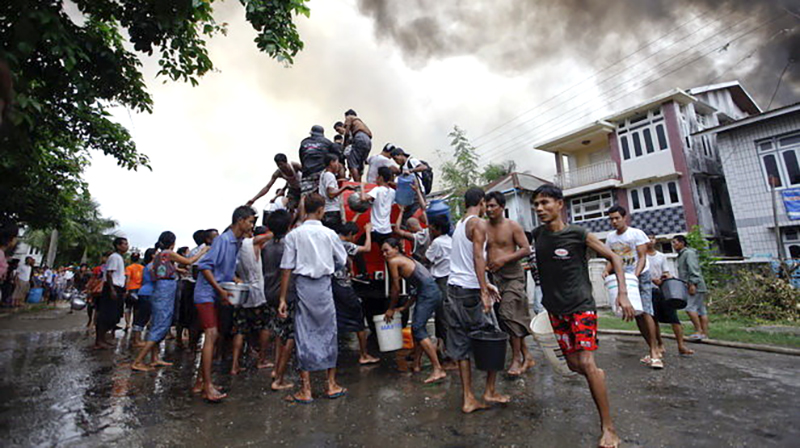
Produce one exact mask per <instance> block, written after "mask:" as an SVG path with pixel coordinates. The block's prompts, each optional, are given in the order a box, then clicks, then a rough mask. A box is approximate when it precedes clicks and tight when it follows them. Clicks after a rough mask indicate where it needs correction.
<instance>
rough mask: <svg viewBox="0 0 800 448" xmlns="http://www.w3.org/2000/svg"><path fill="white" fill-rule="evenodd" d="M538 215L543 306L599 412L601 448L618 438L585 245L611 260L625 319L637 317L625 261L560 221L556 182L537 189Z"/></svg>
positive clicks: (569, 362) (560, 196)
mask: <svg viewBox="0 0 800 448" xmlns="http://www.w3.org/2000/svg"><path fill="white" fill-rule="evenodd" d="M533 206H534V208H535V209H536V216H537V217H538V218H539V221H540V222H541V223H543V225H542V226H539V227H537V228H536V229H535V230H534V231H533V237H534V239H535V240H536V243H535V244H536V259H537V264H538V268H539V273H540V276H541V279H542V293H543V298H542V304H543V305H544V307H545V309H546V310H547V312H548V314H549V316H550V322H551V323H552V324H553V331H554V332H555V335H556V339H557V340H558V345H559V346H560V347H561V350H562V351H563V352H564V355H565V357H566V358H567V365H569V368H570V370H572V371H573V372H577V373H579V374H581V375H583V376H584V377H586V381H587V382H588V383H589V390H590V391H591V392H592V398H593V399H594V403H595V405H596V406H597V410H598V412H599V414H600V427H601V429H602V435H601V436H600V440H599V442H598V446H600V447H616V446H618V445H619V443H620V438H619V437H618V436H617V433H616V431H615V429H614V423H613V422H612V421H611V410H610V406H609V403H608V392H607V391H606V378H605V373H604V372H603V371H602V370H601V369H600V368H598V367H597V365H596V364H595V362H594V355H593V354H592V352H593V351H594V350H597V311H596V307H595V303H594V298H593V297H592V284H591V282H590V280H589V263H588V258H587V257H586V249H587V248H589V249H592V250H594V251H595V252H597V254H598V255H600V256H601V257H603V258H605V259H606V260H608V261H610V262H611V264H612V266H613V268H614V272H615V273H616V276H617V281H618V283H619V285H620V286H619V293H618V295H617V299H616V300H617V305H618V306H619V308H620V309H621V310H622V312H623V318H624V319H625V320H632V319H633V317H634V316H633V313H634V311H633V307H632V306H631V304H630V302H629V301H628V292H627V289H626V288H625V286H624V285H625V269H624V267H623V266H622V259H621V258H620V257H619V256H618V255H616V254H615V253H614V252H612V251H611V250H610V249H609V248H608V247H606V245H605V244H603V243H602V242H601V241H600V240H599V239H598V238H597V237H596V236H594V235H592V234H591V233H589V232H588V231H587V230H586V229H583V228H581V227H578V226H574V225H567V224H566V223H564V221H563V220H562V218H561V217H562V211H563V208H564V196H563V194H562V192H561V190H560V189H559V188H557V187H554V186H552V185H542V186H541V187H539V188H538V189H537V190H536V191H535V192H534V193H533Z"/></svg>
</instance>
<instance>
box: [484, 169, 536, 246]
mask: <svg viewBox="0 0 800 448" xmlns="http://www.w3.org/2000/svg"><path fill="white" fill-rule="evenodd" d="M549 183H550V182H548V181H546V180H544V179H541V178H538V177H536V176H534V175H531V174H527V173H510V174H507V175H505V176H503V177H501V178H499V179H497V180H496V181H494V182H492V183H490V184H488V185H486V186H484V187H483V190H484V191H485V192H486V193H490V192H492V191H499V192H501V193H503V195H504V196H505V197H506V218H510V219H513V220H514V221H517V222H518V223H520V224H521V225H522V228H523V229H525V231H526V232H530V231H532V230H533V229H534V228H535V227H536V226H538V225H539V224H538V220H537V219H536V212H535V211H534V210H533V192H534V191H535V190H536V189H537V188H539V187H540V186H541V185H544V184H549Z"/></svg>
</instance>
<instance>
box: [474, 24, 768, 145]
mask: <svg viewBox="0 0 800 448" xmlns="http://www.w3.org/2000/svg"><path fill="white" fill-rule="evenodd" d="M778 18H780V17H776V18H775V19H772V20H768V21H766V22H764V23H762V24H760V25H759V26H757V27H755V28H753V29H751V30H749V31H747V32H744V33H742V34H740V35H738V36H736V37H735V38H733V39H731V40H729V41H727V43H726V45H727V44H730V43H732V42H735V41H736V40H739V39H741V38H742V37H744V36H746V35H748V34H751V33H753V32H755V31H756V30H758V29H760V28H762V27H763V26H765V25H768V24H769V23H772V22H774V21H775V20H777V19H778ZM746 20H747V19H744V20H742V21H740V22H738V23H737V24H736V25H734V27H736V26H738V25H739V24H740V23H742V22H744V21H746ZM719 34H721V33H716V35H719ZM712 38H713V36H712ZM705 43H708V41H706V42H705ZM705 43H704V44H702V45H701V44H698V45H693V46H691V47H689V48H687V49H686V50H684V51H682V52H680V53H678V54H676V55H674V56H672V57H670V58H669V59H667V60H665V61H664V62H662V63H661V64H658V65H657V66H655V67H653V68H651V69H649V70H648V71H647V72H651V71H654V70H655V69H657V68H658V67H660V66H662V65H664V64H666V63H667V62H669V61H671V60H672V59H675V58H676V57H678V56H680V55H681V54H682V53H686V52H687V51H689V50H691V49H693V48H695V47H698V46H701V47H703V46H707V45H705ZM712 45H716V44H712ZM723 47H724V45H723V46H716V47H714V48H712V49H711V50H710V51H707V52H705V53H703V54H701V55H700V56H698V57H696V58H694V59H692V60H689V61H688V62H686V63H683V64H681V65H679V66H677V67H675V68H673V69H672V70H669V71H668V72H666V73H664V74H663V75H661V76H658V77H656V78H654V79H652V80H650V81H649V82H646V83H644V84H643V85H641V86H640V87H638V88H636V89H634V90H632V91H627V90H626V91H622V92H621V93H620V94H619V95H618V96H617V97H615V98H614V99H611V101H610V102H609V104H612V103H614V102H616V101H618V100H619V99H621V98H622V97H623V96H626V95H628V94H630V93H632V92H636V91H638V90H641V89H642V88H644V87H647V86H649V85H651V84H653V83H654V82H656V81H658V80H659V79H662V78H664V77H665V76H667V75H670V74H672V73H674V72H675V71H677V70H679V69H681V68H683V67H686V66H687V65H690V64H692V63H694V62H696V61H697V60H699V59H701V58H702V57H705V56H707V55H708V54H710V53H711V52H713V51H716V50H719V49H720V48H723ZM684 60H685V59H684ZM647 72H645V73H647ZM629 82H630V81H626V82H624V83H620V84H619V85H618V86H617V87H615V88H612V89H611V90H609V91H607V92H605V93H603V94H602V95H600V97H599V98H603V97H607V96H609V95H610V94H612V93H613V92H615V91H617V90H619V89H620V88H621V87H625V85H626V84H627V83H629ZM580 107H581V106H577V107H574V108H572V109H569V110H567V111H565V112H563V113H561V114H560V115H557V116H555V117H553V118H551V119H549V120H547V121H545V122H543V123H540V124H538V125H536V126H534V127H533V128H532V129H529V130H527V131H525V132H523V133H520V134H518V135H517V136H516V137H513V138H512V139H511V140H508V141H506V142H505V143H504V144H501V145H499V146H496V147H494V148H492V149H491V150H490V151H488V152H486V153H484V154H483V157H489V156H490V155H492V156H494V155H495V154H498V153H499V152H500V151H502V150H504V149H508V148H510V147H511V146H513V144H515V143H518V142H519V141H522V140H529V139H530V137H531V133H532V132H533V131H535V130H536V129H538V128H541V127H543V126H544V125H546V124H548V123H550V122H552V121H554V120H556V119H558V118H561V117H563V116H565V115H567V114H568V113H570V112H573V111H575V110H578V109H579V108H580ZM605 107H607V105H604V106H602V107H600V108H597V109H595V110H592V111H590V112H587V113H584V114H583V115H581V116H579V117H577V118H574V119H571V120H570V121H568V122H567V123H564V124H563V125H560V126H559V127H558V128H557V129H554V130H552V131H547V132H545V133H544V135H546V136H550V135H551V134H553V133H554V132H558V131H560V130H561V129H563V128H565V127H566V126H567V125H569V124H571V123H573V122H575V121H577V120H580V119H582V118H583V117H586V116H587V115H589V114H591V113H594V112H596V111H599V110H602V109H604V108H605ZM536 138H537V139H539V140H541V139H543V138H545V137H544V136H542V135H538V136H536Z"/></svg>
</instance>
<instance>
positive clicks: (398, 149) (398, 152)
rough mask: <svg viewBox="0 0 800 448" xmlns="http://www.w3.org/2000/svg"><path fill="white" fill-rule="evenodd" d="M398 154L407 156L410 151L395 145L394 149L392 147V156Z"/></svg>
mask: <svg viewBox="0 0 800 448" xmlns="http://www.w3.org/2000/svg"><path fill="white" fill-rule="evenodd" d="M397 156H406V157H408V153H407V152H405V151H404V150H403V148H400V147H395V148H394V149H392V157H397Z"/></svg>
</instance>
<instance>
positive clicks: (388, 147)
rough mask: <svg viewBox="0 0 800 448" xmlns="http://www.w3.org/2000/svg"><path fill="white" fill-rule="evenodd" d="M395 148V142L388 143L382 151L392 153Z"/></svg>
mask: <svg viewBox="0 0 800 448" xmlns="http://www.w3.org/2000/svg"><path fill="white" fill-rule="evenodd" d="M394 148H395V146H394V143H387V144H385V145H383V149H382V150H381V152H388V153H391V152H392V151H394Z"/></svg>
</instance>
